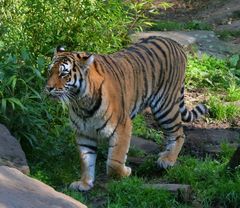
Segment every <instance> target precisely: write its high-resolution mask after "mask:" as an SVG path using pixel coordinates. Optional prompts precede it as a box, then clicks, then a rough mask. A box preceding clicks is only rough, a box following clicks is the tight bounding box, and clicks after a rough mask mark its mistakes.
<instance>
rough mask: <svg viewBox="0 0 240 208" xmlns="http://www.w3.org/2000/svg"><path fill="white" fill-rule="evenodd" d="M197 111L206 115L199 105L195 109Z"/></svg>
mask: <svg viewBox="0 0 240 208" xmlns="http://www.w3.org/2000/svg"><path fill="white" fill-rule="evenodd" d="M195 109H196V110H197V111H198V112H199V113H201V114H202V115H203V114H204V112H203V111H202V109H201V108H200V107H199V106H198V105H197V106H196V107H195Z"/></svg>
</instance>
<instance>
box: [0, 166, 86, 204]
mask: <svg viewBox="0 0 240 208" xmlns="http://www.w3.org/2000/svg"><path fill="white" fill-rule="evenodd" d="M0 207H2V208H5V207H6V208H86V206H85V205H83V204H82V203H80V202H79V201H77V200H75V199H73V198H71V197H69V196H67V195H65V194H63V193H60V192H57V191H55V190H54V189H53V188H52V187H50V186H48V185H46V184H44V183H42V182H40V181H38V180H36V179H33V178H30V177H28V176H26V175H24V174H23V173H21V172H20V171H18V170H17V169H14V168H9V167H7V166H0Z"/></svg>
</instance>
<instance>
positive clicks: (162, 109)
mask: <svg viewBox="0 0 240 208" xmlns="http://www.w3.org/2000/svg"><path fill="white" fill-rule="evenodd" d="M64 58H65V59H66V58H67V59H68V60H67V61H66V60H65V62H62V59H64ZM54 60H55V62H54V63H53V66H52V68H53V70H52V75H51V76H50V78H49V80H48V88H49V89H51V90H52V89H53V88H54V83H57V82H56V81H55V82H54V81H53V77H54V76H55V78H56V77H57V75H56V74H57V73H58V74H59V70H60V71H63V69H64V71H68V72H69V73H68V74H67V75H64V76H63V77H60V78H61V83H62V87H61V88H60V87H58V89H64V90H62V91H63V92H62V93H61V96H59V97H60V99H61V97H63V98H62V99H63V101H65V102H66V103H67V104H68V106H69V109H70V119H71V122H72V124H73V126H74V127H75V129H77V131H78V136H77V143H78V145H79V150H80V153H81V154H80V156H81V160H82V164H83V165H82V167H83V170H82V172H83V174H82V178H81V180H80V181H78V182H74V183H73V184H72V185H71V188H73V189H80V190H87V189H89V188H91V187H92V186H93V181H94V168H93V167H94V166H95V160H96V157H95V155H96V147H97V141H98V139H99V138H107V139H108V140H109V151H108V160H107V173H108V174H109V175H114V174H116V175H119V176H128V175H130V173H131V169H130V168H129V167H127V166H125V162H126V157H127V153H128V149H129V144H130V139H131V129H132V124H131V119H132V118H134V117H135V116H136V114H137V113H138V112H139V111H141V110H142V109H144V108H146V107H148V106H149V107H151V109H152V112H153V115H154V117H155V118H156V120H157V121H158V123H159V124H160V125H161V127H162V129H163V132H164V135H165V137H166V139H167V140H168V143H167V147H166V151H164V152H162V153H161V155H160V158H159V159H158V164H159V166H160V167H162V168H167V167H168V166H172V165H173V164H174V163H175V161H176V159H177V156H178V154H179V152H180V150H181V147H182V145H183V142H184V133H183V129H182V120H183V121H192V120H194V119H197V118H199V117H200V116H201V115H203V114H205V113H206V112H207V109H206V107H205V106H204V105H201V104H200V105H198V106H197V107H196V108H194V109H193V110H192V111H188V110H187V109H186V107H185V103H184V77H185V68H186V60H187V59H186V55H185V53H184V51H183V49H182V47H181V46H180V45H179V44H178V43H176V42H175V41H173V40H170V39H167V38H161V37H149V38H147V39H143V40H141V41H140V42H139V43H136V44H134V45H132V46H130V47H129V48H127V49H124V50H122V51H120V52H117V53H114V54H111V55H94V57H93V56H91V55H87V54H85V53H78V52H65V51H61V50H60V51H57V52H56V54H55V56H54ZM63 66H64V67H63ZM54 73H55V75H54ZM60 74H61V73H60ZM64 74H65V73H64ZM56 79H57V78H56ZM58 81H59V80H58ZM58 83H59V82H58ZM55 86H57V85H56V84H55ZM55 88H56V87H55ZM58 91H59V90H58Z"/></svg>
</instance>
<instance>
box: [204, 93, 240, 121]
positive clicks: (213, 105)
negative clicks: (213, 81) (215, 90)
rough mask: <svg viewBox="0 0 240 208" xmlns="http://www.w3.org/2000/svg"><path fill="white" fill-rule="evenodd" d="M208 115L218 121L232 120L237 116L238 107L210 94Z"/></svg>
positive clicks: (239, 110)
mask: <svg viewBox="0 0 240 208" xmlns="http://www.w3.org/2000/svg"><path fill="white" fill-rule="evenodd" d="M208 104H209V109H210V116H211V117H212V118H215V119H217V120H220V121H227V120H232V119H234V118H236V117H238V116H239V113H240V107H238V106H236V105H235V104H234V103H225V102H224V101H222V100H221V99H220V98H219V97H216V96H212V97H210V99H209V102H208Z"/></svg>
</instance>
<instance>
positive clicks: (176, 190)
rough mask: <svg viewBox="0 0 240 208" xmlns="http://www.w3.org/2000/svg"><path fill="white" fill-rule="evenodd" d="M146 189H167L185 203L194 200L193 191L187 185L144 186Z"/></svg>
mask: <svg viewBox="0 0 240 208" xmlns="http://www.w3.org/2000/svg"><path fill="white" fill-rule="evenodd" d="M144 187H145V188H151V189H165V190H167V191H170V192H171V193H173V194H174V195H176V196H177V198H178V199H181V200H183V201H184V202H190V201H191V200H192V189H191V186H190V185H186V184H164V183H163V184H159V183H157V184H144Z"/></svg>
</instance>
